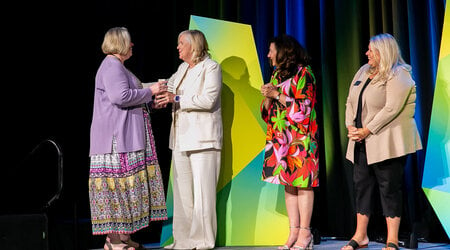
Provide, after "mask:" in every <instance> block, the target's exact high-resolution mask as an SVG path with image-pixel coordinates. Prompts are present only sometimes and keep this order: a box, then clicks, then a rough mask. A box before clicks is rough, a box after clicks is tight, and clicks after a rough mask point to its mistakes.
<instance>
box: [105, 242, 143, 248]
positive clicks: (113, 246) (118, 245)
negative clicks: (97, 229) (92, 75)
mask: <svg viewBox="0 0 450 250" xmlns="http://www.w3.org/2000/svg"><path fill="white" fill-rule="evenodd" d="M103 249H104V250H136V249H135V248H134V247H130V246H128V245H127V244H124V243H120V244H113V243H111V242H108V241H106V242H105V245H104V246H103Z"/></svg>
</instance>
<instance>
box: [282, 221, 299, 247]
mask: <svg viewBox="0 0 450 250" xmlns="http://www.w3.org/2000/svg"><path fill="white" fill-rule="evenodd" d="M292 228H300V226H293V227H289V233H290V230H292ZM294 244H295V241H294V242H292V244H291V245H290V246H288V245H283V246H279V247H278V250H289V249H291V247H292V246H293V245H294Z"/></svg>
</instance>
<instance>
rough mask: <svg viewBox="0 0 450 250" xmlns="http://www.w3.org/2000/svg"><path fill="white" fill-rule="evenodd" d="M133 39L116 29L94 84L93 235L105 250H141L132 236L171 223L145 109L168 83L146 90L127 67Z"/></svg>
mask: <svg viewBox="0 0 450 250" xmlns="http://www.w3.org/2000/svg"><path fill="white" fill-rule="evenodd" d="M132 46H133V43H131V39H130V34H129V33H128V30H127V29H126V28H123V27H116V28H111V29H110V30H108V32H107V33H106V35H105V38H104V41H103V44H102V50H103V53H105V54H106V57H105V59H104V60H103V62H102V63H101V65H100V67H99V69H98V71H97V75H96V78H95V95H94V112H93V116H92V124H91V139H90V153H89V154H90V159H91V163H90V173H89V199H90V205H91V219H92V233H93V234H94V235H105V234H106V235H107V237H106V242H105V245H104V249H110V250H112V249H139V248H142V246H141V245H140V244H138V243H136V242H134V241H132V240H131V237H130V235H131V234H132V233H134V232H136V231H138V230H140V229H142V228H144V227H147V226H148V224H149V221H153V220H164V219H167V212H166V205H165V196H164V189H163V185H162V178H161V172H160V169H159V164H158V159H157V156H156V152H155V144H154V139H153V133H152V129H151V124H150V116H149V114H148V113H147V110H146V107H148V106H147V104H149V103H150V102H151V101H152V96H153V95H155V94H158V93H160V92H162V91H165V90H166V89H167V87H166V86H165V85H164V84H163V82H158V83H156V84H153V85H151V86H150V87H149V88H143V87H142V86H143V85H142V83H141V82H140V81H139V80H138V79H137V78H136V77H135V76H134V75H133V74H132V73H131V72H130V71H129V70H128V69H127V68H126V67H125V66H124V61H125V60H127V59H129V58H130V57H131V55H132Z"/></svg>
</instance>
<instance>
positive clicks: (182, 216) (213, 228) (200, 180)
mask: <svg viewBox="0 0 450 250" xmlns="http://www.w3.org/2000/svg"><path fill="white" fill-rule="evenodd" d="M220 156H221V151H220V150H217V149H205V150H198V151H188V152H180V151H178V150H174V151H173V152H172V163H173V224H172V226H173V238H174V243H173V244H171V245H169V246H167V247H166V248H169V249H213V248H214V246H215V242H216V234H217V216H216V186H217V181H218V178H219V173H220Z"/></svg>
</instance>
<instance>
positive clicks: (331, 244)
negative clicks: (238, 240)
mask: <svg viewBox="0 0 450 250" xmlns="http://www.w3.org/2000/svg"><path fill="white" fill-rule="evenodd" d="M345 243H346V241H339V240H322V242H321V243H320V244H319V245H314V249H329V250H339V249H341V247H342V246H343V245H345ZM145 247H146V248H147V249H164V248H161V247H159V245H158V244H145ZM383 247H384V244H381V243H378V242H370V243H369V247H368V248H366V249H377V250H380V249H381V248H383ZM102 249H103V248H99V249H92V250H102ZM214 249H218V250H220V249H233V250H241V249H242V250H268V249H271V250H274V249H277V246H258V247H248V246H245V247H238V246H235V247H216V248H214ZM401 249H407V248H401ZM418 249H432V250H438V249H450V244H444V243H422V242H419V248H418Z"/></svg>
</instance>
